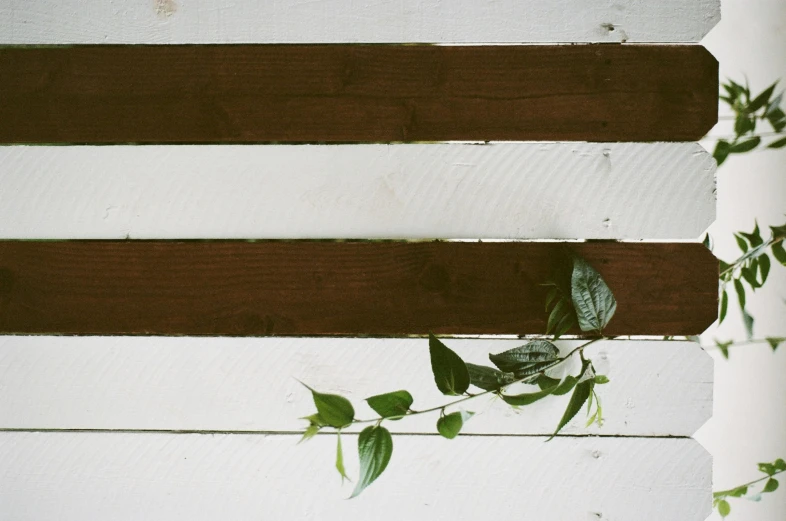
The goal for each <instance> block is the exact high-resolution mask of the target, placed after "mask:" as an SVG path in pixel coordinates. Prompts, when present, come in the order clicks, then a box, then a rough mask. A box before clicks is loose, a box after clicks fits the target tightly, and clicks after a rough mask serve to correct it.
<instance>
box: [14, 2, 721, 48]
mask: <svg viewBox="0 0 786 521" xmlns="http://www.w3.org/2000/svg"><path fill="white" fill-rule="evenodd" d="M719 21H720V1H719V0H658V1H657V2H653V1H650V0H616V1H611V0H604V1H601V2H597V1H596V2H587V1H585V0H560V1H558V2H556V3H555V2H539V1H537V0H496V1H494V0H451V1H449V2H447V1H441V0H397V1H395V2H390V1H388V0H365V1H363V2H358V1H356V0H319V1H316V2H315V1H303V0H299V1H288V2H273V1H258V0H183V1H181V0H137V1H134V2H129V1H126V0H0V43H6V44H57V43H329V42H336V43H344V42H368V43H385V42H387V43H400V42H433V43H439V42H448V43H450V42H455V43H498V42H511V43H515V42H624V41H628V42H698V41H699V40H700V39H701V38H702V36H704V35H705V34H707V32H709V30H710V29H712V27H714V26H715V24H717V23H718V22H719Z"/></svg>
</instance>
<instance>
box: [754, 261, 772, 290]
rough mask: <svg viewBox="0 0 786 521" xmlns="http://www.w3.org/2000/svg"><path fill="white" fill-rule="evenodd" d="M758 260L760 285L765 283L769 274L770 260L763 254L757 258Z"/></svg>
mask: <svg viewBox="0 0 786 521" xmlns="http://www.w3.org/2000/svg"><path fill="white" fill-rule="evenodd" d="M757 259H758V260H759V274H760V275H761V284H762V286H763V285H764V283H765V282H767V276H768V275H769V274H770V258H769V257H768V256H767V255H766V254H764V255H759V256H758V257H757Z"/></svg>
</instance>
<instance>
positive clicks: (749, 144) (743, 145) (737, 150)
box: [729, 136, 761, 154]
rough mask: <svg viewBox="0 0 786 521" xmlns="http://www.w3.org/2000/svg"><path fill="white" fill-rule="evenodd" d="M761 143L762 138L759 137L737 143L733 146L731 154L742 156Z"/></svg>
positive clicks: (730, 150)
mask: <svg viewBox="0 0 786 521" xmlns="http://www.w3.org/2000/svg"><path fill="white" fill-rule="evenodd" d="M759 143H761V138H760V137H759V136H754V137H752V138H750V139H746V140H745V141H740V142H739V143H735V144H733V145H731V148H730V149H729V152H731V153H732V154H742V153H744V152H750V151H751V150H753V149H754V148H756V147H757V146H759Z"/></svg>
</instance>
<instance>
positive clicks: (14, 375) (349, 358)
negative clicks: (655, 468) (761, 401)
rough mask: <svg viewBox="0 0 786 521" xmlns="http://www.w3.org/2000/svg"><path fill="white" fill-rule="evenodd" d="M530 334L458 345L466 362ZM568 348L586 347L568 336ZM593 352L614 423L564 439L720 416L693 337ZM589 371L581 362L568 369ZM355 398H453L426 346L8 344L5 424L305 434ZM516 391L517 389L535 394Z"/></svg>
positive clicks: (495, 428)
mask: <svg viewBox="0 0 786 521" xmlns="http://www.w3.org/2000/svg"><path fill="white" fill-rule="evenodd" d="M524 342H525V341H524V340H499V339H494V340H491V339H455V338H454V339H445V343H446V344H447V345H448V346H449V347H450V348H451V349H453V350H454V351H455V352H457V353H458V354H459V356H461V357H462V358H463V359H464V360H465V361H467V362H471V363H476V364H481V365H491V364H490V362H489V359H488V354H489V353H500V352H502V351H504V350H507V349H512V348H514V347H517V346H520V345H522V344H523V343H524ZM557 344H558V345H559V347H560V349H561V351H562V353H563V354H567V353H568V352H569V351H570V350H571V349H573V348H575V347H577V346H578V345H580V344H581V342H580V341H575V340H574V341H560V342H557ZM585 353H586V356H587V357H588V358H590V359H592V360H593V362H594V365H595V368H596V370H597V371H598V372H599V373H600V374H605V375H607V376H608V377H609V378H610V379H611V382H610V383H609V384H607V385H604V386H603V387H602V388H601V387H599V388H598V389H597V391H598V393H599V395H600V397H601V399H602V401H603V410H604V419H605V421H604V423H603V427H602V428H598V427H597V426H592V427H586V426H585V423H586V418H585V417H584V414H583V413H582V414H579V416H578V417H577V418H576V419H575V420H574V421H572V422H570V423H569V424H568V425H567V426H566V427H565V428H564V429H563V430H562V434H568V435H600V436H691V435H692V434H693V433H694V432H696V430H697V429H698V428H699V427H700V426H701V425H702V424H704V422H706V421H707V420H708V419H709V417H710V416H711V414H712V378H713V364H712V359H711V358H710V356H709V355H707V354H706V353H705V352H704V351H702V349H701V348H700V347H699V345H698V344H696V343H694V342H677V341H652V340H613V341H603V342H598V343H595V344H593V345H591V346H589V347H587V349H586V351H585ZM562 370H564V371H565V372H566V373H561V372H560V373H556V369H555V370H554V371H555V373H552V374H553V376H555V377H558V376H561V375H562V374H567V373H569V374H576V373H578V371H579V363H578V361H577V360H572V361H570V362H566V363H565V364H564V367H561V368H560V371H562ZM296 378H297V379H298V380H300V381H303V382H306V383H308V384H309V385H311V386H312V387H314V388H316V389H318V390H319V391H321V392H326V393H339V394H342V395H343V396H346V397H347V398H349V399H350V400H352V402H353V405H354V406H355V411H356V414H357V416H358V417H359V418H373V417H375V416H376V415H375V414H374V412H373V411H372V410H371V409H370V408H369V407H368V406H367V404H366V402H365V401H364V400H365V399H366V398H368V397H369V396H373V395H377V394H382V393H385V392H389V391H391V390H396V389H407V390H408V391H410V393H412V395H413V396H414V397H415V404H414V405H413V407H414V408H415V409H418V410H423V409H426V408H429V407H434V406H438V405H441V404H444V403H447V401H450V400H446V398H445V396H443V395H442V394H441V393H440V392H439V391H438V390H437V388H436V386H435V385H434V378H433V375H432V373H431V364H430V360H429V353H428V341H427V340H426V339H396V338H388V339H380V338H363V339H359V338H254V339H249V338H182V337H180V338H172V337H166V338H161V337H155V338H131V337H47V336H27V337H24V336H18V337H0V382H2V388H3V399H2V400H0V428H6V429H7V428H22V429H129V430H130V429H143V430H165V431H169V430H179V431H184V430H185V431H188V430H198V431H268V432H294V431H302V430H303V429H304V428H305V425H306V423H305V422H304V421H303V420H302V419H300V418H303V417H304V416H307V415H309V414H311V413H312V412H313V411H314V403H313V401H312V398H311V394H310V393H309V392H308V391H307V390H306V389H305V388H304V387H303V386H302V385H300V383H298V382H297V381H296V380H295V379H296ZM519 387H521V388H522V389H521V391H519V390H518V389H514V388H511V393H517V392H531V388H527V387H525V386H519ZM568 399H569V397H568V396H563V397H555V398H553V399H552V398H549V399H546V400H542V401H540V402H538V403H536V404H533V405H530V406H527V407H526V409H523V410H520V411H516V410H514V409H512V408H511V407H509V406H507V405H505V404H504V403H503V402H502V401H501V400H498V399H497V400H494V399H492V398H476V399H475V400H474V401H472V402H470V403H467V404H465V407H468V408H469V409H470V410H472V411H474V412H475V417H474V418H473V420H472V421H471V422H468V423H467V425H466V426H465V427H464V428H463V429H462V434H486V435H493V434H506V435H548V434H551V433H552V432H553V431H554V429H555V427H556V425H557V422H558V421H559V419H560V418H561V417H562V413H563V411H564V410H565V407H566V404H567V401H568ZM438 416H439V414H438V413H434V414H432V415H422V416H413V417H411V418H408V419H407V420H406V421H400V422H390V424H389V425H388V428H389V429H390V430H391V431H393V432H398V433H430V434H433V433H435V432H436V430H435V426H434V424H435V422H436V420H437V418H438Z"/></svg>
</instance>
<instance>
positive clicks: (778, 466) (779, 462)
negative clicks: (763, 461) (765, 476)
mask: <svg viewBox="0 0 786 521" xmlns="http://www.w3.org/2000/svg"><path fill="white" fill-rule="evenodd" d="M772 466H773V467H775V470H778V471H780V472H783V471H785V470H786V461H783V459H781V458H778V459H776V460H775V461H773V462H772Z"/></svg>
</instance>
